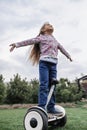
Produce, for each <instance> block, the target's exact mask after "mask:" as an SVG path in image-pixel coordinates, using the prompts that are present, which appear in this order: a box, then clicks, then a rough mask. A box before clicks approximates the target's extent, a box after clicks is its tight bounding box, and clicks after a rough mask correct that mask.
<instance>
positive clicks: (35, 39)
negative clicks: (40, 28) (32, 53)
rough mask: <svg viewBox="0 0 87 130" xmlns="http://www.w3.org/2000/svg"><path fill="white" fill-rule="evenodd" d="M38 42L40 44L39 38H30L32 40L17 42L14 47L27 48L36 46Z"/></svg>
mask: <svg viewBox="0 0 87 130" xmlns="http://www.w3.org/2000/svg"><path fill="white" fill-rule="evenodd" d="M40 42H41V39H40V36H37V37H35V38H32V39H28V40H25V41H21V42H17V43H15V45H16V48H18V47H22V46H27V45H32V44H38V43H40Z"/></svg>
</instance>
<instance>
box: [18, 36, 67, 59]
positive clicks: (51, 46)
mask: <svg viewBox="0 0 87 130" xmlns="http://www.w3.org/2000/svg"><path fill="white" fill-rule="evenodd" d="M33 44H39V45H40V58H41V57H42V58H43V57H52V58H57V55H58V49H59V50H60V51H61V52H62V53H63V54H64V55H65V56H66V57H67V58H69V57H70V55H69V53H68V52H67V51H66V50H65V49H64V48H63V46H62V45H61V44H60V43H59V42H58V41H57V40H56V39H55V38H54V36H53V35H48V34H44V35H42V34H40V35H39V36H37V37H35V38H32V39H28V40H25V41H22V42H17V43H16V47H17V48H18V47H22V46H27V45H33Z"/></svg>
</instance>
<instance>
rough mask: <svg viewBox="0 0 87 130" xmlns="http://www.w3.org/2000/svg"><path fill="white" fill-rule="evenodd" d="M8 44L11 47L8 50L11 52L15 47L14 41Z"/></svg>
mask: <svg viewBox="0 0 87 130" xmlns="http://www.w3.org/2000/svg"><path fill="white" fill-rule="evenodd" d="M9 46H11V48H10V52H12V51H13V50H14V49H15V47H16V45H15V43H13V44H10V45H9Z"/></svg>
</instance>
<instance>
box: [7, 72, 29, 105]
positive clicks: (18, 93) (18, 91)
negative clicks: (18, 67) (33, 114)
mask: <svg viewBox="0 0 87 130" xmlns="http://www.w3.org/2000/svg"><path fill="white" fill-rule="evenodd" d="M30 93H31V92H30V89H29V83H28V82H27V81H26V79H23V80H22V79H21V77H20V76H19V75H18V74H16V75H14V78H13V79H10V82H9V83H8V84H7V97H6V102H7V103H10V104H13V103H27V102H28V99H29V98H28V97H29V94H30Z"/></svg>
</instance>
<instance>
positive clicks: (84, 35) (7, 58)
mask: <svg viewBox="0 0 87 130" xmlns="http://www.w3.org/2000/svg"><path fill="white" fill-rule="evenodd" d="M45 22H49V23H50V24H52V25H53V27H54V33H53V35H54V37H55V38H56V39H57V40H58V42H60V44H61V45H63V47H64V48H65V49H66V50H67V51H68V53H69V54H70V55H71V57H72V59H73V62H70V61H69V60H68V59H67V58H66V57H65V56H64V55H63V54H62V53H61V52H60V51H59V54H58V65H57V78H58V79H60V78H68V79H69V80H75V79H76V78H79V77H81V76H82V75H86V74H87V57H86V56H87V0H43V1H41V0H0V74H2V75H3V77H4V78H5V81H9V80H10V79H11V78H13V75H15V74H17V73H18V74H19V75H20V76H21V78H27V80H31V79H34V78H36V79H39V72H38V65H37V66H32V64H31V62H30V61H29V60H28V56H29V49H30V46H26V47H21V48H17V49H15V50H14V51H13V52H10V51H9V49H10V47H9V45H10V44H11V43H16V42H19V41H23V40H27V39H30V38H34V37H36V36H37V35H38V33H39V30H40V28H41V26H42V25H43V24H44V23H45Z"/></svg>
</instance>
